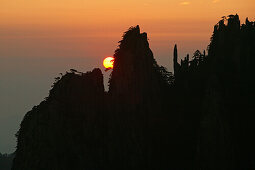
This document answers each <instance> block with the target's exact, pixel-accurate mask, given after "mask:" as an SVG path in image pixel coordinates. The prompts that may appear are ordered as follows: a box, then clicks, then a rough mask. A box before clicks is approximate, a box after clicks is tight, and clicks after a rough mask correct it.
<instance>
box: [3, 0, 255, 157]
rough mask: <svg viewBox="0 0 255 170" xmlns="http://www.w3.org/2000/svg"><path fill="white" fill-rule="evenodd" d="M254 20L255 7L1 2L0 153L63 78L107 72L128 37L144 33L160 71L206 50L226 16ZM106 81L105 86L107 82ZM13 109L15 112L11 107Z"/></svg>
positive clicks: (212, 2) (243, 1) (137, 0)
mask: <svg viewBox="0 0 255 170" xmlns="http://www.w3.org/2000/svg"><path fill="white" fill-rule="evenodd" d="M236 13H238V14H239V15H240V18H241V22H244V18H245V17H249V18H250V19H251V20H254V18H255V1H254V0H128V1H122V0H94V1H93V0H90V1H87V0H0V80H1V81H0V94H1V95H0V139H1V143H0V152H12V151H14V147H15V145H16V144H15V141H16V140H15V137H14V134H15V133H16V131H17V129H18V127H19V123H20V121H21V120H22V118H23V116H24V114H25V113H26V112H27V111H29V110H30V109H31V108H32V107H33V106H34V105H37V104H39V102H40V101H42V100H43V98H44V97H46V96H47V94H48V90H49V89H50V86H51V84H52V83H53V81H54V77H56V76H58V73H59V72H65V71H66V70H68V69H70V68H75V69H77V70H79V71H88V70H91V69H92V68H94V67H100V68H102V69H103V66H102V61H103V58H104V57H105V56H110V55H112V54H113V53H114V50H115V49H116V47H117V45H118V41H119V40H121V36H122V34H123V32H125V31H126V30H127V29H128V28H129V27H130V26H135V25H137V24H139V25H140V27H141V30H142V31H145V32H147V33H148V38H149V43H150V47H151V49H152V51H153V53H154V56H155V58H156V60H157V61H158V63H159V64H160V65H163V66H166V67H167V68H168V69H169V70H172V53H173V46H174V44H175V43H177V44H178V49H179V54H180V55H181V56H184V55H186V54H187V53H190V54H192V53H193V52H194V51H195V50H196V49H199V50H203V49H206V47H207V45H208V43H209V40H210V36H211V34H212V31H213V26H214V25H215V24H216V23H217V22H218V21H219V20H220V19H221V17H222V16H224V15H229V14H236ZM106 81H107V80H106ZM13 106H15V107H13Z"/></svg>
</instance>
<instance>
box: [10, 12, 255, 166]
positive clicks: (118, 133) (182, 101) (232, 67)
mask: <svg viewBox="0 0 255 170" xmlns="http://www.w3.org/2000/svg"><path fill="white" fill-rule="evenodd" d="M224 20H227V21H228V23H227V24H224V23H225V21H224ZM253 49H255V23H254V22H250V21H248V19H247V21H246V23H245V24H243V25H242V26H240V21H239V18H238V16H237V15H230V16H229V17H228V18H224V19H223V20H221V21H220V22H219V23H218V24H217V25H216V26H215V29H214V33H213V36H212V38H211V43H210V45H209V48H208V54H206V52H205V51H204V52H203V53H201V52H200V51H198V50H197V51H196V52H195V53H194V55H193V57H192V58H191V59H190V57H189V55H187V56H186V57H185V58H184V59H183V60H181V63H179V62H178V51H177V46H175V47H174V56H173V61H174V76H173V74H172V73H170V72H168V71H166V69H165V68H164V67H162V66H159V65H158V64H157V63H156V61H155V59H154V57H153V53H152V51H151V50H150V48H149V43H148V40H147V34H146V33H140V28H139V26H136V27H131V28H130V29H129V30H128V31H127V32H125V33H124V35H123V39H122V40H121V41H120V44H119V47H118V48H117V50H116V51H115V54H114V58H115V62H114V69H113V71H112V74H111V77H110V80H109V92H105V91H104V86H103V75H102V73H101V71H100V70H99V69H94V70H93V71H92V72H87V73H79V72H77V71H76V70H71V72H69V73H67V74H65V75H64V76H62V77H61V78H59V79H58V78H57V81H56V82H55V84H54V86H53V88H52V90H51V91H50V94H49V97H47V98H46V99H45V101H43V102H42V103H41V104H40V105H38V106H36V107H34V108H33V109H32V110H31V111H30V112H28V113H27V114H26V115H25V117H24V119H23V121H22V123H21V127H20V130H19V132H18V133H17V138H18V145H17V150H16V156H15V159H14V165H13V170H40V169H42V170H48V169H61V170H65V169H77V170H79V169H81V170H83V169H88V170H98V169H99V170H102V169H113V170H115V169H116V170H117V169H121V170H125V169H126V170H131V169H146V170H148V169H152V170H154V169H183V170H185V169H206V170H209V169H219V170H220V169H222V170H224V169H252V168H254V164H255V162H254V160H255V156H254V154H253V153H254V152H255V147H254V146H253V143H255V140H254V139H255V136H254V134H255V133H254V132H255V126H254V123H253V121H254V118H255V116H254V113H255V109H254V103H255V101H254V99H255V88H254V87H255V82H254V79H253V78H252V77H253V76H254V73H255V72H254V68H253V66H254V65H255V53H254V50H253Z"/></svg>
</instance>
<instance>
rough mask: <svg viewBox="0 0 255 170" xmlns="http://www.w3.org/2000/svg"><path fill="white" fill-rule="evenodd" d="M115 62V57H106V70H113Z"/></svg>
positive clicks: (104, 62)
mask: <svg viewBox="0 0 255 170" xmlns="http://www.w3.org/2000/svg"><path fill="white" fill-rule="evenodd" d="M113 62H114V58H113V57H106V58H105V59H104V61H103V65H104V67H105V68H106V69H111V68H113Z"/></svg>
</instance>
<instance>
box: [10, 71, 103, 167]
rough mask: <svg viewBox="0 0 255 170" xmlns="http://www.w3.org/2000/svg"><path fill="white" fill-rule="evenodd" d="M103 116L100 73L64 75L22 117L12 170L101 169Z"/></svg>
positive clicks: (101, 76)
mask: <svg viewBox="0 0 255 170" xmlns="http://www.w3.org/2000/svg"><path fill="white" fill-rule="evenodd" d="M104 112H105V110H104V87H103V75H102V73H101V71H100V70H99V69H94V70H93V71H92V72H88V73H85V74H82V75H78V74H75V73H67V74H66V75H64V76H63V77H62V78H61V80H59V81H58V82H56V83H55V85H54V87H53V89H52V90H51V91H50V94H49V97H48V98H47V99H46V100H45V101H43V102H42V103H41V104H40V105H39V106H36V107H34V108H33V109H32V110H31V111H30V112H28V113H27V114H26V116H25V117H24V120H23V121H22V123H21V128H20V130H19V132H18V146H17V150H16V153H17V155H16V157H15V159H14V164H13V169H26V170H29V169H44V170H45V169H72V168H74V169H81V167H87V168H91V167H93V168H96V169H100V168H101V167H100V165H102V162H101V161H102V157H103V154H102V153H103V141H104V137H103V136H104V134H105V133H104V122H103V121H104V120H103V118H104ZM84 160H86V162H84ZM92 160H93V161H92Z"/></svg>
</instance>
